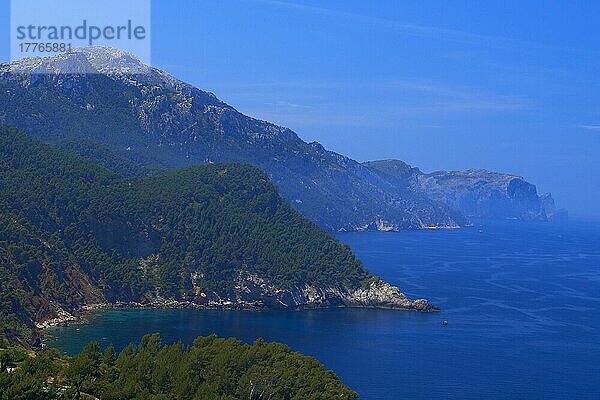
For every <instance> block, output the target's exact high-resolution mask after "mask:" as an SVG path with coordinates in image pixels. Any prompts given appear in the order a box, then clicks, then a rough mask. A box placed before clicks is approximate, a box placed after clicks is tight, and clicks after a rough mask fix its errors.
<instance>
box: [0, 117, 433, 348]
mask: <svg viewBox="0 0 600 400" xmlns="http://www.w3.org/2000/svg"><path fill="white" fill-rule="evenodd" d="M0 155H1V159H0V277H1V278H2V279H0V313H1V315H2V320H3V321H5V332H6V334H7V335H9V336H15V337H17V336H23V335H24V334H26V333H27V332H29V331H30V329H31V328H32V326H33V322H43V321H46V320H48V319H51V318H56V317H64V316H65V315H67V316H68V315H69V314H71V313H73V312H76V311H78V310H79V309H80V308H81V307H82V306H84V305H91V304H102V303H106V302H109V303H116V302H136V303H141V304H162V303H164V302H165V301H171V300H173V301H178V302H187V303H189V304H192V305H197V306H218V307H222V306H227V307H244V308H262V307H289V308H298V307H304V306H311V307H317V306H331V305H351V306H385V307H394V308H416V309H423V310H427V309H429V308H430V307H431V306H429V305H428V304H427V302H424V301H419V302H411V301H409V300H408V299H406V297H405V296H404V295H402V294H401V293H400V292H399V291H398V290H397V289H395V288H391V287H389V285H387V284H385V283H383V282H381V281H379V280H378V279H376V278H375V277H373V276H372V275H370V274H369V273H368V272H367V271H366V270H365V269H364V268H363V267H362V265H361V263H360V262H359V261H358V260H356V259H355V257H354V255H353V254H352V252H351V251H350V249H349V248H348V247H347V246H345V245H343V244H341V243H339V242H338V241H337V240H336V239H335V238H334V237H333V236H331V235H330V234H328V233H327V232H325V231H324V230H322V229H321V228H319V227H317V226H316V225H315V224H314V223H312V222H310V221H308V220H307V219H305V218H304V217H302V216H301V215H300V214H299V213H298V212H296V211H295V210H293V209H292V208H291V207H290V206H289V204H288V203H287V202H286V201H284V200H283V199H281V197H279V195H278V194H277V190H276V188H275V187H274V186H273V185H272V184H271V183H270V182H269V180H268V178H267V176H266V175H265V174H264V173H262V172H261V171H260V170H258V169H257V168H255V167H252V166H248V165H239V164H208V165H203V166H199V167H190V168H187V169H181V170H174V171H171V172H168V173H164V174H161V175H156V176H152V177H145V178H124V177H121V176H120V175H118V174H116V173H114V172H112V171H111V170H109V169H106V168H104V167H99V166H96V165H94V164H92V163H91V162H89V161H87V160H85V159H84V158H81V157H79V156H76V155H72V154H69V153H65V152H62V151H58V150H56V149H53V148H51V147H49V146H47V145H44V144H41V143H39V142H36V141H34V140H32V139H30V138H28V137H27V136H26V135H23V134H21V133H19V132H17V131H15V130H14V129H12V128H9V127H2V128H1V131H0Z"/></svg>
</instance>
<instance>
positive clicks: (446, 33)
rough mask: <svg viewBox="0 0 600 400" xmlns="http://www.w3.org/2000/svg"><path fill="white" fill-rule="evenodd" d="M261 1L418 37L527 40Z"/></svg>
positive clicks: (467, 40) (477, 41)
mask: <svg viewBox="0 0 600 400" xmlns="http://www.w3.org/2000/svg"><path fill="white" fill-rule="evenodd" d="M258 1H259V2H261V3H265V4H270V5H273V6H278V7H285V8H290V9H294V10H299V11H304V12H310V13H312V14H316V15H324V16H331V17H336V18H345V19H347V20H352V21H356V22H359V23H363V24H367V25H372V26H378V27H380V28H385V29H393V30H395V31H398V32H401V33H404V34H407V35H412V36H418V37H429V38H432V39H441V40H445V41H451V42H460V43H468V44H488V45H489V44H496V45H500V44H503V45H525V44H527V43H526V42H523V41H519V40H514V39H508V38H505V37H500V36H491V35H481V34H477V33H472V32H466V31H461V30H457V29H445V28H438V27H434V26H427V25H417V24H410V23H402V22H398V21H394V20H390V19H386V18H379V17H371V16H366V15H361V14H355V13H349V12H345V11H338V10H332V9H329V8H323V7H315V6H308V5H305V4H296V3H290V2H287V1H280V0H258Z"/></svg>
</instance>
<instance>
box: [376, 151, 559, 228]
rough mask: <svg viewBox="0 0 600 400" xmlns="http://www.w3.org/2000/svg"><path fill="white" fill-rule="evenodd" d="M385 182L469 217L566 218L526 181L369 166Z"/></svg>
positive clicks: (396, 164)
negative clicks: (417, 193) (418, 194)
mask: <svg viewBox="0 0 600 400" xmlns="http://www.w3.org/2000/svg"><path fill="white" fill-rule="evenodd" d="M364 165H365V166H367V167H368V168H370V169H371V170H372V171H375V172H377V173H378V174H379V175H380V176H381V177H382V179H385V180H387V181H388V182H390V183H391V184H392V185H395V186H398V187H400V188H405V190H412V191H415V192H419V193H421V194H422V195H424V196H426V197H428V198H429V199H431V200H433V201H437V202H440V203H443V204H446V205H448V206H450V207H452V208H454V209H456V210H458V211H460V212H461V213H462V214H464V215H466V216H467V217H473V218H502V219H505V218H508V219H519V220H546V219H549V218H560V217H565V216H566V211H564V210H557V209H556V207H555V205H554V200H553V199H552V197H551V196H550V194H544V195H541V196H540V195H538V193H537V189H536V187H535V185H533V184H531V183H529V182H527V181H525V180H524V179H523V178H522V177H520V176H516V175H511V174H503V173H499V172H492V171H487V170H476V169H469V170H465V171H436V172H432V173H423V172H421V171H420V170H419V169H418V168H414V167H411V166H409V165H408V164H406V163H404V162H402V161H399V160H382V161H372V162H369V163H365V164H364Z"/></svg>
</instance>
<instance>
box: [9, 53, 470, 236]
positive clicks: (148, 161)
mask: <svg viewBox="0 0 600 400" xmlns="http://www.w3.org/2000/svg"><path fill="white" fill-rule="evenodd" d="M74 68H76V69H75V70H77V71H81V72H82V73H81V74H63V73H62V72H61V71H73V70H74ZM13 70H18V71H19V72H23V71H24V72H26V73H25V74H23V73H19V74H17V73H13V72H12V71H13ZM83 72H86V74H84V73H83ZM0 109H1V110H2V111H1V112H0V122H4V123H7V124H10V125H13V126H15V127H17V128H19V129H21V130H23V131H24V132H26V133H27V134H30V135H32V136H34V137H36V138H39V139H42V140H44V141H47V142H52V143H54V144H57V145H60V146H62V147H65V146H66V147H68V148H69V150H71V151H78V152H79V153H80V154H82V155H84V156H86V157H90V158H91V159H93V160H95V161H96V162H100V163H104V165H106V166H109V167H111V168H120V167H122V169H123V170H122V171H120V172H124V173H132V174H136V173H143V172H140V170H139V168H136V167H135V166H132V165H131V163H132V162H133V163H134V164H137V165H140V166H143V167H146V168H147V169H148V170H149V171H153V172H154V171H156V170H161V169H162V170H164V169H170V168H177V167H182V166H189V165H194V164H199V163H208V162H244V163H250V164H253V165H256V166H258V167H260V168H261V169H262V170H264V171H266V172H267V173H268V174H269V177H270V179H271V180H272V181H273V182H274V183H275V184H276V185H277V186H278V187H279V189H280V191H281V193H282V195H283V196H284V197H285V198H287V199H288V200H289V201H290V202H291V204H292V205H293V207H295V208H296V209H297V210H299V211H300V212H301V213H303V214H304V215H305V216H307V217H309V218H310V219H312V220H313V221H315V222H316V223H317V224H319V225H320V226H321V227H324V228H326V229H328V230H330V231H348V230H364V229H379V227H384V228H385V229H392V230H399V229H414V228H423V227H455V226H460V225H463V224H464V223H465V222H466V220H465V218H464V217H463V216H462V215H460V213H458V212H452V210H451V209H450V208H449V207H448V206H446V205H443V204H440V203H437V202H434V201H431V200H430V199H428V198H427V197H425V196H421V195H419V194H418V193H414V192H413V191H405V190H402V191H398V190H396V188H395V187H394V186H392V185H389V184H388V183H387V182H385V181H383V180H381V179H380V177H379V176H378V175H377V174H375V173H373V171H371V170H370V169H369V168H365V167H364V166H363V165H361V164H360V163H358V162H356V161H354V160H352V159H350V158H348V157H344V156H342V155H340V154H337V153H334V152H331V151H327V150H326V149H324V148H323V146H321V145H320V144H318V143H306V142H304V141H302V140H301V139H300V138H299V137H298V136H297V135H296V134H295V133H294V132H293V131H291V130H290V129H287V128H284V127H280V126H277V125H274V124H271V123H269V122H265V121H260V120H256V119H254V118H250V117H248V116H245V115H243V114H241V113H239V112H238V111H237V110H235V109H234V108H233V107H231V106H229V105H227V104H225V103H224V102H222V101H220V100H219V99H217V98H216V97H215V96H214V95H213V94H212V93H208V92H205V91H202V90H200V89H197V88H195V87H193V86H191V85H189V84H187V83H184V82H181V81H179V80H178V79H176V78H174V77H172V76H171V75H169V74H168V73H166V72H164V71H160V70H158V69H155V68H152V67H150V66H147V65H144V64H142V63H141V62H140V61H138V60H137V59H136V58H135V57H134V56H132V55H130V54H127V53H125V52H122V51H120V50H116V49H111V48H104V47H92V48H84V49H79V50H77V51H75V52H73V53H69V54H66V55H60V56H56V57H52V58H46V59H40V58H37V59H26V60H23V61H20V62H17V63H13V64H3V65H0ZM63 142H67V144H66V145H65V144H64V143H63ZM78 142H80V143H81V145H80V149H78V145H77V143H78ZM123 160H126V161H123Z"/></svg>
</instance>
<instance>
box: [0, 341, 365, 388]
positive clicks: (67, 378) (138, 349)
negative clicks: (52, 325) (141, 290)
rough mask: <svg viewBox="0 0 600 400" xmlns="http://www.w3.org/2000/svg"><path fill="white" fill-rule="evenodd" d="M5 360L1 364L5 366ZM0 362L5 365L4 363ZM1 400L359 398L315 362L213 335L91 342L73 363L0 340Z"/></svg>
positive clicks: (271, 346) (280, 348)
mask: <svg viewBox="0 0 600 400" xmlns="http://www.w3.org/2000/svg"><path fill="white" fill-rule="evenodd" d="M3 360H4V361H3ZM3 362H4V363H5V364H3ZM8 364H10V365H11V366H13V367H14V366H16V369H15V370H14V371H11V372H10V373H9V372H7V370H6V368H0V400H25V399H79V398H84V397H86V398H87V396H88V395H92V396H95V397H97V398H100V399H102V400H112V399H114V400H117V399H119V400H122V399H131V400H137V399H139V400H142V399H143V400H150V399H152V400H154V399H156V400H159V399H161V400H162V399H165V400H167V399H172V400H185V399H198V400H199V399H202V400H211V399H214V400H229V399H231V400H234V399H247V400H259V399H272V400H278V399H281V400H283V399H297V400H300V399H302V400H307V399H308V400H310V399H313V400H317V399H323V400H325V399H327V400H329V399H354V398H357V397H358V395H357V394H356V393H355V392H353V391H352V390H350V389H349V388H348V387H346V386H345V385H344V384H342V383H341V382H340V380H339V379H338V377H337V376H336V375H335V374H334V373H333V372H331V371H325V370H324V368H323V366H322V365H321V364H320V363H319V362H318V361H317V360H315V359H314V358H312V357H307V356H303V355H301V354H299V353H296V352H292V351H291V350H290V348H289V347H287V346H285V345H283V344H279V343H265V342H264V341H262V340H261V339H258V340H257V341H255V342H254V344H253V345H248V344H244V343H241V342H240V341H238V340H236V339H221V338H218V337H216V336H215V335H212V336H208V337H199V338H197V339H196V340H195V341H194V343H193V344H192V345H191V346H185V345H183V344H181V343H177V344H174V345H170V346H167V345H163V344H161V341H160V337H159V336H158V335H156V334H155V335H146V336H144V338H143V339H142V341H141V343H140V344H139V345H138V346H134V345H129V346H128V347H126V348H125V349H123V351H121V353H120V354H118V355H117V354H116V352H115V350H114V348H113V347H112V346H109V347H107V348H106V349H104V350H103V351H102V350H101V349H100V346H99V344H98V343H97V342H91V343H89V344H88V345H87V346H86V347H85V348H84V349H83V350H82V351H81V353H79V354H77V355H76V356H74V357H71V358H67V357H63V356H61V355H60V354H59V353H58V352H57V351H56V350H48V351H43V352H38V353H37V354H35V356H32V355H28V354H27V353H26V352H24V351H23V350H22V349H19V348H18V347H10V346H9V345H8V342H0V367H1V366H2V365H8Z"/></svg>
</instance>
